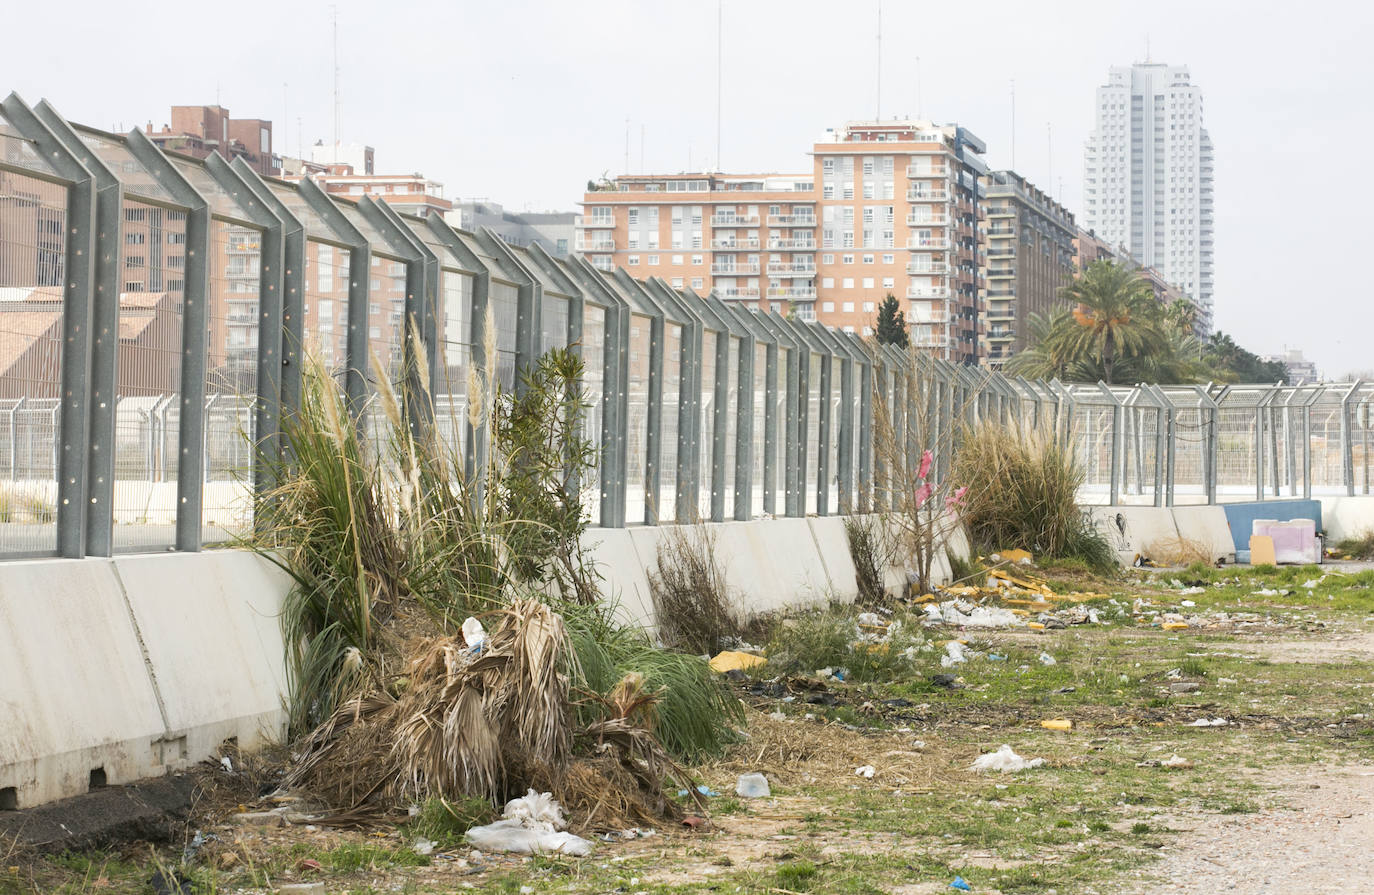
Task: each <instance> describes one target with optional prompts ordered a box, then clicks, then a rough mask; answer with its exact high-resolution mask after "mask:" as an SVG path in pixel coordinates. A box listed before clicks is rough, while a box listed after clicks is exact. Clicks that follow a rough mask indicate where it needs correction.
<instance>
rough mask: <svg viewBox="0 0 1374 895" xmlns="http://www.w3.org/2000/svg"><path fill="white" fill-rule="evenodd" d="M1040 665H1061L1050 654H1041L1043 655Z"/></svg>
mask: <svg viewBox="0 0 1374 895" xmlns="http://www.w3.org/2000/svg"><path fill="white" fill-rule="evenodd" d="M1040 664H1041V665H1058V664H1059V663H1058V662H1056V661H1055V659H1054V656H1051V655H1050V654H1049V653H1041V654H1040Z"/></svg>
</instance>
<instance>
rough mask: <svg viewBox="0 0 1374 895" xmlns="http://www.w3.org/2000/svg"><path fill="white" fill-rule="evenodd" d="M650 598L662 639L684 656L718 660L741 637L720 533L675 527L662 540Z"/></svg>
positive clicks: (702, 526) (703, 527) (670, 527)
mask: <svg viewBox="0 0 1374 895" xmlns="http://www.w3.org/2000/svg"><path fill="white" fill-rule="evenodd" d="M649 594H650V597H651V598H652V599H653V604H654V617H655V622H656V623H657V626H658V636H659V640H660V641H661V642H662V643H663V645H664V646H667V647H670V648H672V649H680V650H682V651H683V652H687V653H692V654H697V655H700V654H702V653H705V654H707V655H714V654H715V653H717V652H719V651H720V650H722V649H723V648H724V647H725V645H726V643H725V642H726V640H727V639H728V638H730V637H734V636H737V635H738V633H739V628H740V625H739V621H738V620H737V618H736V614H735V612H733V611H732V609H731V606H730V599H729V593H728V591H727V590H726V585H725V572H724V570H723V569H721V567H720V563H719V562H718V561H717V559H716V534H715V532H714V531H712V530H710V529H708V528H707V527H706V526H704V525H670V526H667V527H666V528H665V529H664V530H663V534H662V536H661V537H660V538H659V541H658V556H657V558H656V560H655V566H654V571H652V572H650V573H649Z"/></svg>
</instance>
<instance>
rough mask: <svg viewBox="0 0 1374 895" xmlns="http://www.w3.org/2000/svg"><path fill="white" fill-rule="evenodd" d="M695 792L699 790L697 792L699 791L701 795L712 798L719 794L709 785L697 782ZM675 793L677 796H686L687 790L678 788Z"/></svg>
mask: <svg viewBox="0 0 1374 895" xmlns="http://www.w3.org/2000/svg"><path fill="white" fill-rule="evenodd" d="M697 792H699V793H701V794H702V795H704V796H706V798H708V799H714V798H716V797H717V796H719V795H720V793H718V792H716V791H715V790H714V789H712V788H711V787H709V786H707V785H706V784H705V783H698V784H697ZM677 794H678V798H686V797H687V790H685V789H679V790H678V791H677Z"/></svg>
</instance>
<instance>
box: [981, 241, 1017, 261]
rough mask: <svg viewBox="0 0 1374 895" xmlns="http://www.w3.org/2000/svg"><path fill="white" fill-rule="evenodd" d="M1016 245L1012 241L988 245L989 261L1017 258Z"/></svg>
mask: <svg viewBox="0 0 1374 895" xmlns="http://www.w3.org/2000/svg"><path fill="white" fill-rule="evenodd" d="M1015 257H1016V243H1014V242H1011V241H1004V240H1000V239H999V240H997V241H996V242H995V243H991V244H989V245H988V260H992V259H993V258H1015Z"/></svg>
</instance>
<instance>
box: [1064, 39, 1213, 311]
mask: <svg viewBox="0 0 1374 895" xmlns="http://www.w3.org/2000/svg"><path fill="white" fill-rule="evenodd" d="M1094 111H1095V116H1094V117H1095V118H1096V121H1097V127H1096V129H1095V130H1094V131H1093V133H1092V134H1091V136H1089V137H1088V143H1087V147H1086V149H1085V151H1084V156H1083V223H1084V225H1085V226H1086V227H1087V228H1088V229H1089V230H1091V231H1093V233H1095V234H1096V235H1097V236H1098V237H1101V238H1102V239H1103V240H1105V241H1106V242H1107V243H1108V244H1110V245H1121V246H1124V247H1125V248H1126V249H1127V250H1128V251H1130V253H1131V257H1133V258H1134V259H1135V260H1136V261H1137V262H1138V263H1140V264H1141V265H1144V266H1145V267H1153V268H1156V269H1157V270H1159V271H1160V273H1162V274H1163V275H1164V276H1165V277H1166V278H1167V279H1168V280H1169V282H1171V283H1173V284H1175V285H1177V286H1178V287H1179V288H1181V289H1182V290H1183V291H1184V292H1185V293H1187V294H1188V295H1189V296H1190V297H1191V298H1192V299H1193V301H1194V302H1195V303H1196V304H1197V306H1198V309H1199V311H1200V312H1201V314H1202V317H1203V318H1204V319H1203V321H1202V323H1203V327H1204V328H1205V329H1210V326H1211V317H1212V263H1213V259H1212V233H1213V230H1212V219H1213V208H1212V141H1211V138H1210V137H1208V135H1207V130H1206V128H1204V127H1203V126H1202V92H1201V91H1200V90H1199V89H1198V88H1197V87H1196V86H1195V85H1194V84H1193V83H1192V82H1191V81H1190V80H1189V77H1188V69H1187V67H1186V66H1179V65H1163V64H1160V63H1150V62H1147V63H1143V64H1137V65H1131V66H1119V67H1113V68H1112V69H1111V70H1110V72H1109V73H1108V76H1107V83H1106V84H1104V85H1102V86H1101V87H1098V88H1097V101H1096V108H1095V110H1094Z"/></svg>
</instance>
